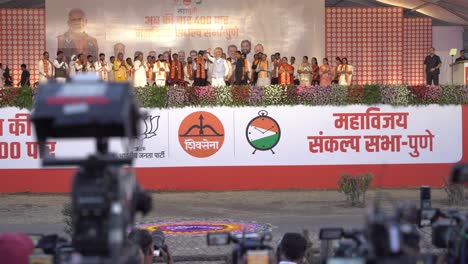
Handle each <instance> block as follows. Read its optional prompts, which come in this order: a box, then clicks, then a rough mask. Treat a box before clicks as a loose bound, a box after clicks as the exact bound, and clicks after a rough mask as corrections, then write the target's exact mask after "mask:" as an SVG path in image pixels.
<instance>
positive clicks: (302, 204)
mask: <svg viewBox="0 0 468 264" xmlns="http://www.w3.org/2000/svg"><path fill="white" fill-rule="evenodd" d="M383 192H384V193H385V195H379V196H382V197H383V198H382V199H381V201H382V203H381V204H382V205H383V207H384V208H385V209H386V210H388V211H389V212H391V211H392V208H393V204H398V203H400V202H404V201H410V202H414V203H416V204H418V203H419V190H417V189H411V190H385V191H383ZM376 195H377V192H376V191H370V192H369V193H368V195H367V197H368V199H367V200H368V204H369V203H370V202H371V201H372V200H374V198H375V197H376ZM445 199H446V195H445V192H444V191H443V190H433V191H432V201H433V206H434V207H447V205H446V203H445ZM68 201H69V197H68V196H67V195H43V194H41V195H35V194H0V232H8V231H21V232H30V233H31V232H32V233H47V234H50V233H62V234H63V222H62V215H61V209H62V205H63V204H64V203H66V202H68ZM153 203H154V208H153V211H152V212H151V214H150V215H148V216H146V217H145V218H144V219H141V218H140V219H138V221H144V222H146V221H158V220H159V221H160V220H180V219H190V220H200V219H202V220H223V219H231V220H235V221H257V222H259V223H269V224H271V225H272V226H273V234H274V240H275V241H277V240H279V239H280V237H281V235H282V234H284V233H285V232H301V230H303V229H308V230H309V231H310V233H311V236H312V239H313V240H316V235H317V232H318V230H319V228H320V227H336V226H340V227H345V228H353V227H357V228H358V227H362V226H363V225H364V214H365V212H366V208H350V207H348V206H346V204H345V202H344V197H343V195H342V194H339V193H338V192H337V191H246V192H162V193H153ZM426 239H427V238H426ZM199 240H200V241H202V242H200V243H201V244H198V243H197V244H198V246H197V248H201V247H204V241H205V239H204V238H203V239H202V238H199ZM184 241H185V242H189V241H191V242H190V243H189V244H187V243H185V245H183V246H180V247H179V248H174V254H176V255H177V254H179V255H188V254H191V250H189V249H188V248H191V247H193V246H194V244H193V243H195V241H192V240H187V239H185V240H184ZM170 242H171V240H170V239H169V241H168V243H170ZM172 242H173V243H174V245H176V244H177V243H176V242H177V241H175V240H173V241H172ZM179 242H180V241H179ZM192 242H193V243H192ZM317 244H318V243H317ZM174 247H176V246H174ZM182 247H187V248H186V249H182Z"/></svg>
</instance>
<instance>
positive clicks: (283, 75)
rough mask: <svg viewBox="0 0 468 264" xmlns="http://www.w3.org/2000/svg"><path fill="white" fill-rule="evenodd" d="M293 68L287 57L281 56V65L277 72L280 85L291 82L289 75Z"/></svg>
mask: <svg viewBox="0 0 468 264" xmlns="http://www.w3.org/2000/svg"><path fill="white" fill-rule="evenodd" d="M293 72H294V70H293V67H292V66H291V64H289V63H288V58H287V57H283V59H282V60H281V65H280V66H279V69H278V73H279V84H281V85H290V84H293V83H292V82H291V79H292V78H291V75H292V74H293Z"/></svg>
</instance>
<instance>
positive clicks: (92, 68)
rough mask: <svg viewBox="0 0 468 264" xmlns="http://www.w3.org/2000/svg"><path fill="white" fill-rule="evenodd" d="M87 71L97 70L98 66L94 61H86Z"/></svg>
mask: <svg viewBox="0 0 468 264" xmlns="http://www.w3.org/2000/svg"><path fill="white" fill-rule="evenodd" d="M86 71H87V72H96V68H94V62H93V63H89V62H86Z"/></svg>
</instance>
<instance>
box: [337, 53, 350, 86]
mask: <svg viewBox="0 0 468 264" xmlns="http://www.w3.org/2000/svg"><path fill="white" fill-rule="evenodd" d="M341 62H342V63H341V65H340V66H339V67H338V69H337V71H338V73H339V75H340V77H339V78H340V79H339V82H338V83H339V85H345V86H349V85H351V81H352V78H353V66H351V65H349V64H348V59H347V58H343V59H341Z"/></svg>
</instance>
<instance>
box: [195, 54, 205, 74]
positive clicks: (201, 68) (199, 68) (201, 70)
mask: <svg viewBox="0 0 468 264" xmlns="http://www.w3.org/2000/svg"><path fill="white" fill-rule="evenodd" d="M198 60H199V59H198V58H197V62H196V63H197V72H196V73H195V77H196V78H202V79H206V71H205V65H206V61H205V59H204V58H203V59H201V62H200V63H198ZM200 64H201V66H200Z"/></svg>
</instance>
